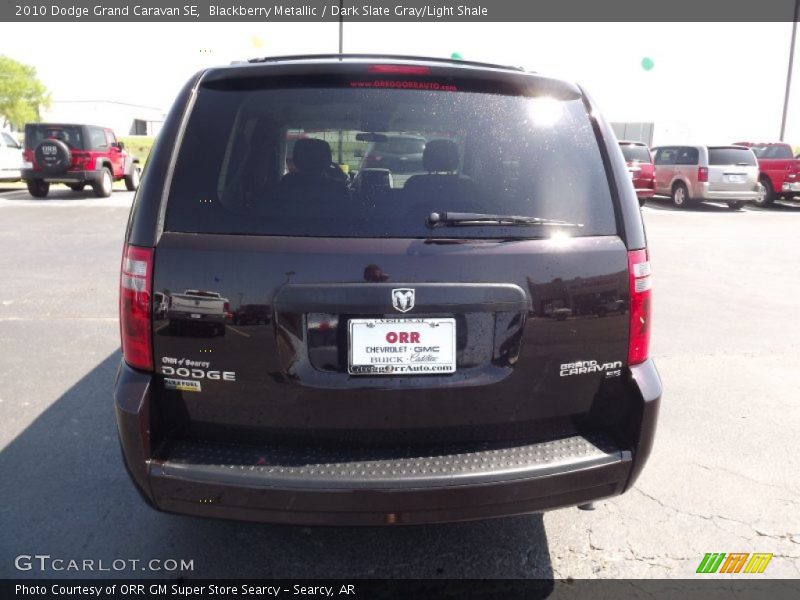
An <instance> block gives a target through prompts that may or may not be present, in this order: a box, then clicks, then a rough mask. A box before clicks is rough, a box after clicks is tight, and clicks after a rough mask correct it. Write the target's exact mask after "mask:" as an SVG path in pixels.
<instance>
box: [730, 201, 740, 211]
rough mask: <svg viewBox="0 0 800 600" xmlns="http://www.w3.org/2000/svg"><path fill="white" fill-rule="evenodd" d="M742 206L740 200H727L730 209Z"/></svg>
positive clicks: (737, 208)
mask: <svg viewBox="0 0 800 600" xmlns="http://www.w3.org/2000/svg"><path fill="white" fill-rule="evenodd" d="M742 206H744V202H742V201H741V200H731V201H730V202H728V208H730V209H731V210H739V209H740V208H742Z"/></svg>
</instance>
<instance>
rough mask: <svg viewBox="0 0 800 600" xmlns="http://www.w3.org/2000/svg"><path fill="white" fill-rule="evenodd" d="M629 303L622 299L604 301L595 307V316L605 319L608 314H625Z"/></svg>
mask: <svg viewBox="0 0 800 600" xmlns="http://www.w3.org/2000/svg"><path fill="white" fill-rule="evenodd" d="M626 309H627V303H626V302H625V300H622V299H619V298H617V299H612V300H608V299H606V300H603V301H601V302H599V303H598V304H596V305H595V306H594V314H596V315H597V316H598V317H605V316H606V315H607V314H608V313H612V312H616V313H620V314H625V310H626Z"/></svg>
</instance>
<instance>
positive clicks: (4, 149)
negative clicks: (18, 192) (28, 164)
mask: <svg viewBox="0 0 800 600" xmlns="http://www.w3.org/2000/svg"><path fill="white" fill-rule="evenodd" d="M21 169H22V146H20V145H19V143H18V142H17V140H16V139H15V138H14V136H13V135H12V134H11V132H9V131H0V181H19V180H20V179H21V178H22V171H21Z"/></svg>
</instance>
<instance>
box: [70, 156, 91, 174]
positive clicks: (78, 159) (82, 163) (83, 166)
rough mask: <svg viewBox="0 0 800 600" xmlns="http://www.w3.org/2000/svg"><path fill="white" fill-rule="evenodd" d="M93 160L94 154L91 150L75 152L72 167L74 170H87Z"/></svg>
mask: <svg viewBox="0 0 800 600" xmlns="http://www.w3.org/2000/svg"><path fill="white" fill-rule="evenodd" d="M91 161H92V155H91V154H90V153H89V152H73V153H72V165H71V166H70V169H71V170H73V171H85V170H87V169H89V168H91V167H90V166H89V164H90V163H91Z"/></svg>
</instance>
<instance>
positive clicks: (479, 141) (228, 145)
mask: <svg viewBox="0 0 800 600" xmlns="http://www.w3.org/2000/svg"><path fill="white" fill-rule="evenodd" d="M447 211H450V212H474V213H492V214H496V213H499V214H504V215H520V216H535V217H541V218H545V219H558V220H564V221H569V222H572V223H580V224H583V227H582V228H579V229H570V230H569V232H570V233H571V234H573V235H612V234H615V233H616V225H615V219H614V212H613V206H612V202H611V196H610V191H609V184H608V180H607V177H606V173H605V169H604V166H603V161H602V158H601V155H600V152H599V149H598V145H597V141H596V138H595V135H594V131H593V129H592V124H591V121H590V119H589V116H588V115H587V113H586V109H585V107H584V105H583V103H582V101H581V100H580V99H574V100H573V99H570V100H556V99H553V98H546V99H543V98H530V97H525V96H514V95H501V94H488V93H475V92H466V91H459V92H453V91H431V90H427V89H368V88H359V87H325V88H318V87H292V88H289V87H284V88H277V89H235V88H234V89H208V88H203V89H201V90H200V92H199V94H198V97H197V100H196V103H195V106H194V109H193V111H192V114H191V116H190V118H189V122H188V124H187V128H186V131H185V134H184V137H183V142H182V146H181V149H180V151H179V154H178V160H177V163H176V167H175V172H174V175H173V179H172V183H171V187H170V195H169V201H168V205H167V214H166V223H165V228H166V229H167V230H169V231H182V232H198V233H223V234H225V233H235V234H255V235H289V236H332V237H417V238H419V237H423V238H424V237H430V236H431V235H436V237H441V236H446V237H544V236H548V235H550V234H551V233H552V228H547V227H511V226H500V227H498V226H493V227H490V226H471V227H449V228H445V229H439V230H437V232H436V233H435V234H434V233H433V231H432V230H431V229H429V228H428V227H427V225H426V222H427V217H428V216H429V215H430V214H431V213H432V212H439V213H441V212H447Z"/></svg>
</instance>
